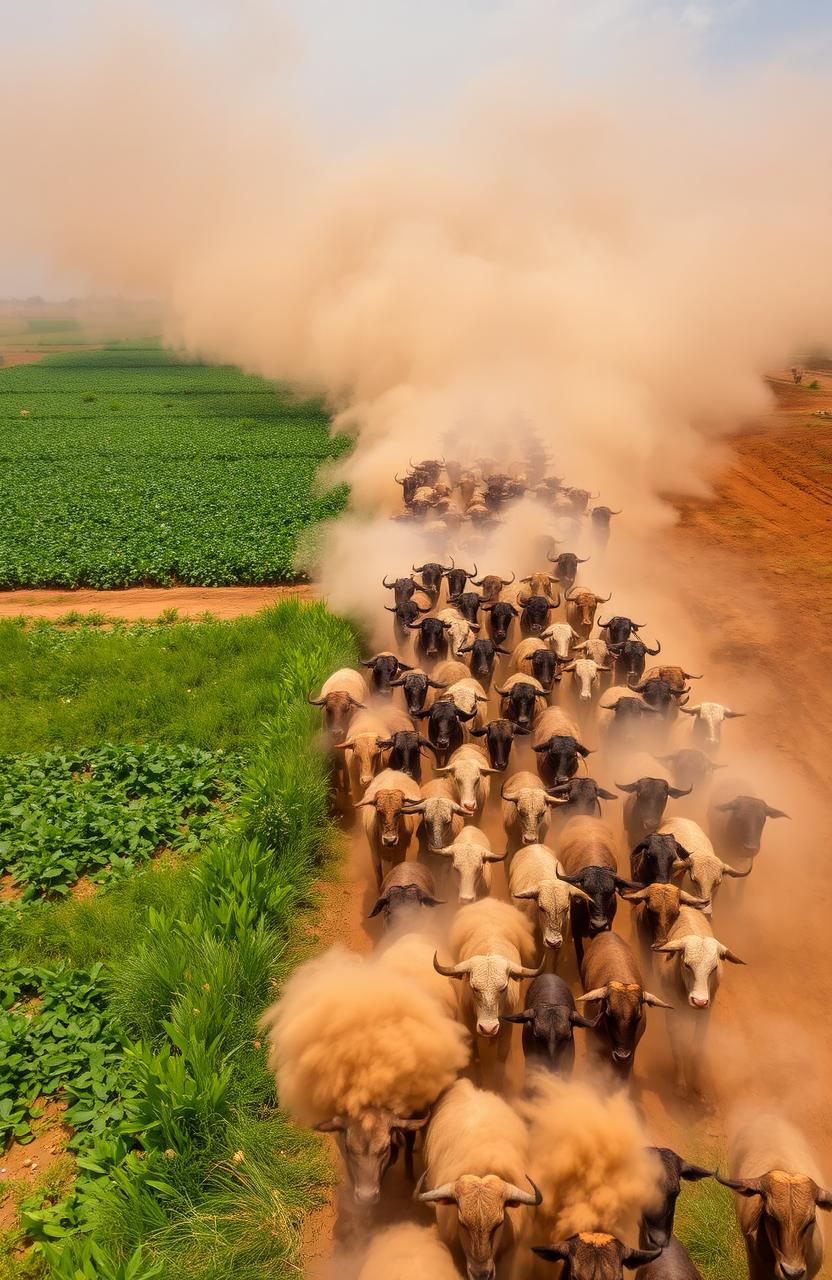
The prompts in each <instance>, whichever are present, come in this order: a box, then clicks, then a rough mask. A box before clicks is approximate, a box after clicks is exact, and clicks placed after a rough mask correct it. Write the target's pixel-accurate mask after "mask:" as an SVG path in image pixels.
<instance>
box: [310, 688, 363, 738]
mask: <svg viewBox="0 0 832 1280" xmlns="http://www.w3.org/2000/svg"><path fill="white" fill-rule="evenodd" d="M307 701H308V702H309V705H310V706H312V707H323V709H324V728H325V729H326V731H327V733H328V734H329V736H330V737H331V738H332V739H333V740H334V741H335V742H341V741H343V739H344V738H345V737H346V736H347V731H348V729H349V727H350V721H351V720H352V718H353V716H354V715H355V712H356V711H357V710H363V709H364V707H365V703H363V702H356V700H355V698H354V697H353V696H352V694H350V693H345V692H344V691H343V690H342V689H336V690H334V691H333V692H332V693H328V694H327V695H326V696H325V697H323V698H308V699H307Z"/></svg>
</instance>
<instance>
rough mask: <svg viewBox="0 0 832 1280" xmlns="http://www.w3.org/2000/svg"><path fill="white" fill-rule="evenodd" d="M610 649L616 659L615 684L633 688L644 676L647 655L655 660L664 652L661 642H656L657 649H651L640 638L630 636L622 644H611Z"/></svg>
mask: <svg viewBox="0 0 832 1280" xmlns="http://www.w3.org/2000/svg"><path fill="white" fill-rule="evenodd" d="M608 647H609V651H610V653H612V654H613V655H614V657H615V683H616V684H628V685H631V686H632V685H635V684H637V683H638V682H639V680H640V679H641V677H642V676H643V675H644V668H645V667H646V665H647V654H649V655H650V657H651V658H655V657H656V655H657V654H659V653H661V651H662V646H661V642H660V641H659V640H657V641H656V647H655V649H651V648H650V647H649V645H647V644H645V642H644V641H643V640H642V639H641V638H640V637H639V636H630V637H629V638H628V639H627V640H622V641H621V643H620V644H616V643H610V644H609V646H608Z"/></svg>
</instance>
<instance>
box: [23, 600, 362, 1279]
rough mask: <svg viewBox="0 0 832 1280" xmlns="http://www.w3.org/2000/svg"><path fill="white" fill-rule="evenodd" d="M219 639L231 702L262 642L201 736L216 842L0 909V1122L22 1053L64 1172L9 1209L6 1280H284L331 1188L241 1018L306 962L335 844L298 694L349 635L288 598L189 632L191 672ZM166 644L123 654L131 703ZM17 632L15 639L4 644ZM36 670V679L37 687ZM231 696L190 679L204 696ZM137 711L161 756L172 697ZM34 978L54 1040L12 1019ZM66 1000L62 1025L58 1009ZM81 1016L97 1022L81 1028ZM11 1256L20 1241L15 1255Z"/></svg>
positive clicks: (171, 720)
mask: <svg viewBox="0 0 832 1280" xmlns="http://www.w3.org/2000/svg"><path fill="white" fill-rule="evenodd" d="M237 628H240V635H239V636H238V642H237V644H236V645H235V646H233V653H234V654H235V655H236V666H235V672H236V677H237V679H238V681H239V682H240V690H238V692H239V691H241V690H242V685H243V684H244V682H245V679H246V673H247V672H249V671H250V670H251V669H252V668H253V667H254V666H255V665H256V664H255V655H256V654H260V651H261V650H262V649H264V648H266V649H267V650H268V653H267V657H268V674H265V673H264V674H263V678H262V680H261V681H260V683H259V686H258V687H259V690H260V695H261V702H260V704H259V705H257V704H256V701H255V700H247V701H246V702H245V711H244V712H241V713H240V717H239V719H238V720H236V721H229V720H227V719H225V718H224V715H223V714H221V713H220V712H219V710H217V709H215V713H214V715H213V716H210V717H208V719H207V720H206V721H205V724H207V725H210V727H211V736H212V737H213V740H214V744H215V745H216V746H222V745H230V744H227V743H223V742H222V741H221V740H222V737H223V733H224V731H225V729H229V731H230V732H233V734H234V735H235V743H236V744H237V745H239V746H245V747H246V748H247V757H248V760H247V764H246V767H245V769H244V772H243V775H242V780H241V795H240V799H239V803H238V805H237V810H236V816H235V818H234V823H233V829H232V830H231V831H230V832H229V833H228V834H227V835H226V836H225V837H224V838H223V839H221V840H219V841H216V842H214V843H212V844H211V845H210V847H209V848H208V849H207V850H205V851H204V852H203V853H202V854H201V855H200V856H198V857H197V858H195V859H194V860H192V861H191V862H190V863H187V864H184V865H181V866H174V867H170V866H164V867H162V868H160V869H158V870H154V871H152V872H147V873H146V874H144V875H141V876H137V877H136V878H134V879H131V880H127V881H125V882H123V883H122V884H120V885H117V886H116V887H115V888H114V889H113V890H112V891H111V892H109V893H107V894H105V895H101V896H97V897H95V898H91V899H88V900H85V901H67V902H64V903H62V904H60V905H58V906H52V905H48V904H47V905H44V906H42V907H40V908H39V909H38V910H37V911H35V912H32V913H26V912H24V913H10V918H9V920H8V923H7V927H6V929H5V931H4V934H3V937H2V939H0V958H3V960H4V963H5V969H6V974H7V980H8V983H9V990H10V993H11V995H10V999H11V1003H10V1005H9V1007H8V1009H7V1017H9V1018H10V1019H11V1029H10V1030H9V1035H10V1036H11V1037H12V1039H13V1042H14V1043H15V1045H17V1046H18V1047H19V1048H20V1050H21V1057H20V1058H19V1059H16V1062H17V1068H16V1070H17V1071H18V1072H19V1073H21V1072H22V1073H23V1076H24V1077H25V1083H24V1085H23V1086H22V1092H23V1093H24V1094H25V1097H24V1098H23V1102H24V1103H25V1104H26V1108H27V1110H26V1111H25V1112H23V1113H21V1114H18V1113H17V1112H15V1113H14V1114H13V1115H11V1116H10V1117H9V1121H10V1122H12V1123H13V1124H14V1126H24V1127H25V1126H27V1125H29V1124H30V1123H31V1110H30V1109H28V1108H29V1104H30V1102H32V1098H31V1094H32V1092H33V1090H34V1088H35V1087H37V1088H39V1089H41V1088H42V1087H43V1082H42V1081H41V1079H40V1077H37V1078H35V1076H34V1075H33V1072H34V1071H35V1065H34V1064H33V1063H30V1062H29V1059H28V1058H27V1056H26V1053H25V1050H26V1049H27V1048H28V1047H29V1046H35V1047H36V1049H37V1054H36V1055H35V1056H36V1059H37V1061H40V1062H41V1063H43V1064H44V1066H43V1074H44V1076H45V1083H46V1086H47V1088H46V1089H45V1090H44V1092H47V1093H52V1094H53V1095H54V1096H56V1097H61V1098H63V1100H64V1101H65V1102H68V1104H69V1106H70V1110H71V1114H72V1118H73V1122H74V1125H75V1130H74V1134H73V1136H72V1138H71V1139H70V1143H69V1147H70V1151H71V1153H72V1154H73V1155H74V1157H75V1160H76V1164H75V1170H76V1174H77V1177H76V1179H75V1181H74V1182H72V1181H71V1179H69V1178H67V1177H66V1176H64V1177H63V1178H62V1179H61V1180H60V1185H56V1187H54V1188H53V1189H52V1190H51V1191H47V1190H45V1189H44V1188H43V1187H39V1188H36V1189H35V1190H34V1191H32V1192H30V1193H27V1194H23V1195H22V1197H21V1199H20V1203H19V1209H18V1212H19V1224H18V1226H17V1227H16V1228H15V1229H14V1230H13V1231H12V1232H9V1233H6V1236H5V1238H4V1239H3V1240H0V1277H3V1280H11V1277H14V1280H23V1278H24V1277H26V1280H28V1278H29V1277H39V1276H41V1275H48V1276H49V1277H51V1278H52V1280H78V1277H79V1276H80V1277H82V1280H84V1278H85V1277H87V1276H90V1277H91V1276H95V1277H96V1280H149V1277H150V1276H160V1277H162V1278H163V1280H180V1278H181V1276H183V1275H188V1276H189V1277H198V1278H204V1280H209V1278H210V1280H225V1278H226V1277H227V1278H228V1280H231V1277H234V1280H240V1278H242V1280H255V1277H256V1278H257V1280H262V1276H263V1275H267V1274H268V1275H285V1274H287V1273H288V1272H289V1271H291V1270H292V1269H294V1268H295V1267H296V1264H297V1250H298V1247H299V1239H300V1231H301V1229H302V1225H303V1221H304V1219H305V1216H306V1214H307V1213H308V1211H309V1209H310V1208H311V1207H312V1206H314V1205H315V1204H316V1203H319V1202H320V1200H321V1197H322V1193H323V1187H324V1186H325V1184H326V1183H327V1182H328V1181H329V1180H330V1179H331V1177H332V1173H331V1170H330V1168H329V1165H328V1163H327V1161H326V1159H325V1158H324V1156H323V1154H322V1150H321V1146H320V1143H319V1141H318V1140H317V1139H316V1138H315V1137H314V1135H310V1134H306V1133H302V1132H299V1131H297V1130H295V1129H294V1128H292V1127H291V1126H290V1125H289V1124H288V1123H287V1121H286V1119H285V1117H284V1116H283V1115H282V1113H281V1112H280V1110H279V1108H278V1107H277V1103H276V1099H275V1094H274V1082H273V1080H272V1078H271V1077H270V1075H269V1073H268V1071H267V1069H266V1064H265V1046H264V1045H263V1044H262V1043H261V1042H260V1039H259V1035H258V1030H257V1019H258V1017H259V1014H260V1013H261V1011H262V1009H263V1008H264V1006H265V1005H266V1004H267V1003H268V1002H269V1000H271V999H273V998H274V991H275V986H274V984H275V983H276V982H278V981H279V980H280V978H281V977H282V976H283V975H284V974H285V973H286V972H287V971H288V969H289V968H290V967H291V964H292V962H293V959H294V958H295V956H296V955H297V954H298V948H301V949H302V948H305V947H306V946H308V941H307V939H306V937H305V935H304V934H303V933H302V926H303V923H304V914H303V910H302V909H303V908H304V907H306V906H308V905H310V904H311V903H312V901H313V886H314V882H315V880H316V879H317V878H318V877H319V876H320V875H321V873H322V870H323V867H324V865H325V862H326V859H327V857H328V855H329V851H330V850H331V849H332V848H333V847H334V845H333V841H334V835H333V832H332V829H331V827H330V824H329V819H328V807H327V792H328V780H327V777H326V770H325V764H324V761H323V759H322V758H321V757H320V755H319V754H318V752H317V749H316V747H315V730H316V728H317V725H318V722H319V718H320V713H319V712H316V711H315V709H314V708H311V707H309V706H308V705H307V703H306V700H305V695H306V692H307V690H308V689H309V688H310V687H314V686H315V685H318V684H319V683H320V681H321V680H322V679H323V678H324V676H325V675H326V674H327V673H328V672H330V671H331V670H333V669H334V668H335V667H337V666H340V665H344V664H345V663H349V662H354V660H355V656H356V646H357V638H356V636H355V634H354V633H353V632H352V630H351V628H350V627H349V626H348V625H347V624H346V623H344V622H341V621H340V620H338V619H336V618H333V617H331V616H330V615H328V614H327V613H326V611H325V610H324V609H322V608H321V607H319V606H310V607H306V608H303V607H300V606H298V605H297V604H296V603H295V602H290V603H286V604H282V605H279V606H277V607H276V608H275V609H273V610H270V611H269V613H268V615H267V616H266V617H264V618H261V619H252V620H243V621H241V622H240V623H235V624H223V626H222V627H215V626H213V625H212V624H208V625H207V626H206V627H205V628H204V636H205V640H206V644H207V645H208V647H206V648H203V649H202V650H201V651H200V652H201V657H202V663H203V665H204V664H205V662H206V661H207V659H208V656H209V655H210V654H211V652H212V649H211V648H210V645H211V644H214V643H218V636H220V635H222V636H223V637H224V640H223V646H222V652H224V653H228V652H230V650H229V649H228V648H227V640H228V637H227V635H226V633H227V632H229V631H230V632H234V631H235V630H236V629H237ZM177 631H178V626H176V625H174V626H173V627H172V628H169V629H167V630H166V631H165V632H164V634H163V629H156V632H155V633H154V634H153V635H152V636H146V637H143V638H142V639H140V641H139V643H138V644H137V646H136V650H137V652H139V653H140V654H141V658H142V661H143V663H144V665H145V666H146V667H147V671H148V674H147V679H146V685H145V688H146V689H147V690H149V689H150V688H151V687H152V684H153V676H154V674H155V676H156V677H161V676H162V675H163V674H164V673H168V675H170V670H169V668H168V667H167V663H168V661H169V654H170V650H169V649H168V648H166V646H165V643H164V642H165V640H166V639H167V638H169V636H170V635H171V633H176V632H177ZM21 636H22V638H23V639H24V640H27V639H28V637H26V635H25V634H24V633H22V632H21V630H20V628H17V629H16V637H17V639H18V640H19V639H20V638H21ZM202 636H203V628H193V627H192V628H190V629H189V631H188V638H189V639H188V643H189V644H190V645H191V646H194V645H196V646H197V647H198V646H199V644H200V637H202ZM126 641H127V638H126V637H124V636H111V635H107V634H101V633H100V632H99V633H98V634H96V636H95V637H84V638H81V639H79V640H78V642H77V645H76V646H74V647H71V648H67V649H57V650H54V651H53V652H52V655H51V660H52V662H53V663H55V664H57V665H58V666H61V665H64V664H66V663H70V664H71V663H72V662H74V660H75V657H76V653H77V652H78V650H79V649H83V648H85V647H86V646H87V645H88V644H94V645H95V646H96V649H95V652H96V653H99V654H101V655H102V656H104V655H106V654H107V653H108V652H109V650H110V646H112V645H115V646H116V650H117V655H118V656H119V657H121V658H124V657H125V655H126V651H125V649H124V648H123V646H124V644H125V642H126ZM30 656H31V655H30ZM177 660H178V661H181V660H183V655H182V654H179V656H178V659H177ZM93 666H94V664H93ZM102 666H103V671H102V679H101V680H100V682H97V681H96V677H95V673H94V671H91V672H90V679H89V682H88V685H87V687H86V699H87V700H86V701H85V703H84V706H85V708H86V714H85V716H84V717H81V718H80V719H78V720H77V721H76V722H74V724H73V731H75V732H77V733H79V735H81V738H82V739H83V740H84V741H89V740H91V738H90V731H91V727H92V725H93V724H94V723H101V722H105V723H106V722H107V721H108V717H109V714H110V711H111V697H112V694H113V689H114V687H115V684H116V680H115V671H116V670H117V666H118V663H117V662H116V661H115V658H113V665H111V664H110V663H108V662H107V661H104V663H103V664H102ZM24 669H25V663H24ZM48 674H49V673H48V671H47V669H46V668H41V669H40V675H41V678H43V679H46V678H47V676H48ZM163 683H164V681H163ZM166 687H167V688H170V689H172V687H173V679H172V676H171V684H170V686H167V685H166ZM235 687H236V686H235V685H234V684H233V682H232V684H231V685H229V684H227V683H226V682H225V680H222V681H219V682H210V681H209V682H208V683H207V684H206V685H205V686H204V692H203V701H205V702H213V701H214V700H215V699H220V698H223V697H225V695H226V694H227V693H229V692H231V691H232V690H234V689H235ZM97 699H100V701H101V703H102V704H103V710H102V708H100V707H97ZM37 702H38V690H37V681H36V680H35V679H34V678H33V677H32V676H30V678H29V680H28V683H27V685H26V690H25V692H24V693H22V695H21V702H20V709H21V711H25V710H26V709H27V708H28V710H29V712H30V714H22V715H21V725H22V726H24V734H25V735H28V736H31V735H32V734H33V733H34V734H35V735H37V734H39V733H41V732H42V731H43V726H42V724H41V722H40V720H39V718H38V717H37V716H36V715H34V713H33V709H34V707H35V705H36V704H37ZM141 705H142V706H143V708H144V710H143V714H142V715H137V716H135V717H134V719H133V722H132V724H131V729H130V731H131V733H133V734H134V735H135V736H136V737H139V738H140V737H150V736H151V735H153V736H154V737H159V738H164V737H165V734H166V733H170V734H172V735H173V738H174V740H177V734H178V732H179V726H180V724H181V721H180V719H179V716H180V714H181V707H180V705H179V704H178V703H177V702H176V699H173V700H172V701H170V702H169V701H168V700H167V699H162V701H161V703H160V707H161V715H160V716H159V717H158V718H157V716H156V714H155V704H148V703H142V704H141ZM166 712H167V714H166ZM97 966H100V968H99V967H97ZM27 984H28V985H27ZM34 984H37V985H38V988H39V990H40V991H41V992H43V991H46V992H47V993H48V994H49V998H50V1001H53V1002H55V1001H57V1002H58V1004H59V1005H60V1006H61V1016H60V1017H59V1018H58V1019H57V1020H56V1021H55V1022H54V1023H53V1028H54V1034H53V1033H52V1029H51V1028H50V1025H48V1024H47V1025H45V1024H44V1023H42V1022H41V1021H40V1020H41V1018H42V1017H43V1016H44V1014H43V1012H42V1009H37V1008H36V1009H35V1010H34V1012H32V1011H31V1010H28V1011H27V1009H26V1008H25V1007H23V1006H22V1005H21V1001H22V1000H23V998H24V997H26V995H27V994H28V992H29V990H30V988H31V987H32V985H34ZM76 992H77V993H79V997H78V998H79V999H80V1000H81V1001H82V1002H85V1007H84V1008H83V1009H81V1010H75V1007H74V1005H73V1004H72V1000H74V999H75V996H74V993H76ZM68 1001H69V1002H70V1003H69V1004H68V1003H67V1002H68ZM7 1003H8V1002H7ZM49 1012H50V1013H54V1012H55V1011H54V1009H53V1008H51V1007H50V1010H49ZM73 1018H74V1019H76V1020H77V1019H78V1018H81V1019H82V1027H83V1030H82V1036H81V1038H82V1039H83V1037H84V1036H88V1038H87V1039H86V1040H85V1041H84V1043H85V1046H86V1051H87V1058H88V1059H89V1062H90V1066H89V1069H88V1070H82V1069H80V1067H78V1068H77V1069H76V1070H74V1071H73V1072H71V1073H70V1072H69V1071H68V1070H67V1071H64V1067H65V1066H66V1063H65V1062H64V1059H63V1058H62V1046H61V1039H60V1037H61V1035H62V1034H64V1029H65V1027H66V1025H67V1022H68V1021H69V1022H71V1021H72V1019H73ZM90 1018H92V1019H97V1020H98V1024H97V1031H96V1032H95V1034H93V1029H92V1027H91V1024H90V1022H89V1019H90ZM24 1024H25V1025H24ZM89 1037H91V1038H89ZM113 1045H116V1049H115V1050H113ZM97 1046H100V1051H99V1047H97ZM113 1053H115V1056H114V1057H112V1056H110V1057H108V1055H111V1054H113ZM30 1056H31V1055H30ZM105 1068H106V1070H105ZM102 1070H103V1071H104V1075H103V1077H102V1076H101V1075H100V1074H99V1073H100V1072H101V1071H102ZM19 1101H20V1099H15V1102H16V1103H17V1102H19ZM25 1245H30V1246H32V1245H33V1246H34V1247H30V1248H29V1251H28V1252H27V1253H25V1254H22V1255H21V1253H20V1248H21V1246H25Z"/></svg>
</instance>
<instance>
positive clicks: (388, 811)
mask: <svg viewBox="0 0 832 1280" xmlns="http://www.w3.org/2000/svg"><path fill="white" fill-rule="evenodd" d="M419 799H420V795H419V788H418V786H417V784H416V783H415V782H414V781H413V779H412V778H408V776H407V774H406V773H399V772H398V771H397V770H395V769H383V770H382V772H381V773H380V774H378V776H377V777H375V778H373V781H372V782H371V783H370V785H369V787H368V788H367V790H366V791H365V793H364V799H363V800H359V802H358V804H357V805H356V806H355V807H356V808H357V809H359V808H360V809H363V814H362V817H363V821H364V834H365V835H366V837H367V844H368V845H369V848H370V857H371V858H372V862H373V870H374V872H375V876H376V888H377V889H378V890H379V891H380V890H381V885H382V881H383V879H384V869H383V863H384V862H385V861H387V862H403V861H404V859H405V858H406V857H407V850H408V846H409V844H410V840H411V837H412V835H413V833H414V831H415V830H416V818H415V817H413V816H412V815H410V814H409V813H405V807H406V805H407V803H408V801H411V802H412V801H415V800H419Z"/></svg>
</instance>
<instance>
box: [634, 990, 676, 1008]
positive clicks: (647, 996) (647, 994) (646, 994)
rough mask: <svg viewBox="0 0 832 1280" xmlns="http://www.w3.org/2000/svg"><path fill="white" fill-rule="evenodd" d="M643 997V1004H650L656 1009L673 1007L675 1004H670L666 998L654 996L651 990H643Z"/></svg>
mask: <svg viewBox="0 0 832 1280" xmlns="http://www.w3.org/2000/svg"><path fill="white" fill-rule="evenodd" d="M641 999H642V1003H643V1004H649V1005H651V1006H652V1007H653V1008H654V1009H672V1008H673V1005H672V1004H668V1003H667V1001H666V1000H660V999H659V997H658V996H654V995H653V993H652V992H651V991H642V993H641Z"/></svg>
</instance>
